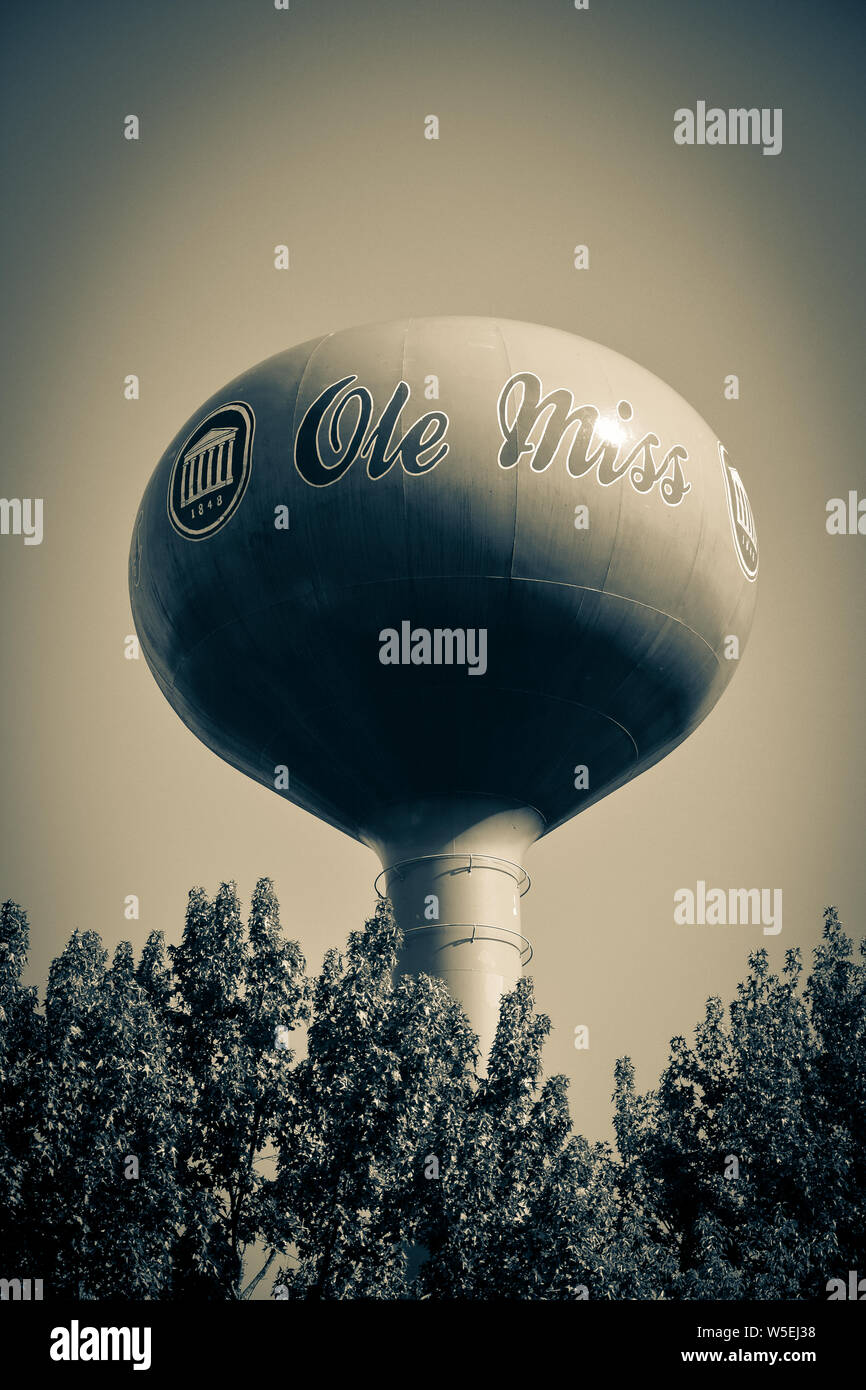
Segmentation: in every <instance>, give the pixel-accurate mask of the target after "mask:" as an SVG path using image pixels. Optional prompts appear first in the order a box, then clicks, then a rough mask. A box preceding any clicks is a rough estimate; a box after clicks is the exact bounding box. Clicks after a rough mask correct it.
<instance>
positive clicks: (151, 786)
mask: <svg viewBox="0 0 866 1390" xmlns="http://www.w3.org/2000/svg"><path fill="white" fill-rule="evenodd" d="M860 13H861V12H860V9H859V6H853V5H852V6H851V7H850V9H848V8H846V7H845V6H842V5H835V6H832V7H831V9H830V10H829V11H828V10H827V9H825V8H824V7H819V6H817V5H813V4H806V3H796V2H795V0H784V3H783V2H782V0H779V3H766V2H765V3H755V0H737V2H735V3H728V4H725V5H710V4H702V5H696V4H695V3H694V0H659V3H654V4H647V3H646V0H591V4H590V9H589V10H588V11H586V12H579V11H576V10H575V9H574V8H573V6H570V5H569V3H567V0H532V2H531V3H530V0H525V3H521V4H518V3H513V0H505V2H503V0H497V3H493V2H492V0H477V2H476V0H473V3H472V4H470V5H467V4H466V3H465V0H463V2H462V3H459V4H458V3H454V0H437V3H436V4H435V5H434V4H424V5H422V4H420V3H412V2H411V0H408V2H407V0H392V2H390V3H385V0H372V2H371V3H370V4H367V5H359V4H358V3H357V0H352V3H350V0H338V2H337V3H332V4H324V3H318V4H315V5H313V4H311V3H302V0H292V5H291V9H290V10H289V11H288V12H277V11H275V10H274V9H273V7H272V6H269V5H268V4H267V3H265V0H259V3H256V4H252V3H241V0H236V3H225V2H223V3H203V0H186V3H184V5H183V6H177V5H175V4H169V3H150V4H144V3H136V4H133V3H129V0H112V3H111V4H107V3H106V4H96V3H91V4H85V5H83V6H75V7H34V8H33V9H32V10H31V11H30V12H27V13H25V12H23V7H21V11H20V12H19V13H18V14H17V15H16V16H15V18H14V19H12V20H11V21H7V24H8V25H9V27H11V30H12V33H11V36H10V41H9V42H8V44H7V52H6V55H5V67H6V72H5V75H4V81H3V101H4V113H3V123H4V125H3V128H4V135H5V143H6V154H5V168H4V174H3V178H4V195H5V202H6V205H7V217H6V221H5V226H4V228H3V232H2V238H3V241H2V254H3V266H4V270H5V280H6V293H5V301H4V321H5V325H6V332H5V335H4V346H3V351H4V358H3V377H2V379H3V384H4V393H3V418H4V436H5V440H4V442H5V451H4V462H3V470H4V471H3V484H2V491H3V495H4V496H5V497H19V498H25V497H33V498H35V497H41V498H43V499H44V539H43V542H42V544H41V545H32V546H25V545H24V543H23V538H22V537H20V536H18V537H16V536H11V535H9V536H0V582H2V595H3V598H2V605H0V614H2V624H3V630H2V642H3V652H4V657H5V679H4V682H3V701H4V711H3V713H4V720H3V731H4V735H5V737H4V744H3V773H4V778H3V781H4V790H5V803H6V820H5V833H4V835H3V840H2V872H0V895H2V896H3V897H13V898H15V899H16V900H17V901H19V902H21V903H22V904H23V905H24V906H25V907H26V908H27V909H28V911H29V913H30V915H31V921H32V927H33V937H34V943H33V960H32V969H31V979H32V980H33V981H34V982H36V981H38V982H39V983H40V984H41V983H43V982H44V979H45V975H46V972H47V967H48V964H49V962H50V959H51V957H52V956H53V955H54V954H56V953H57V952H58V951H59V950H60V949H61V948H62V946H63V944H64V942H65V940H66V939H67V937H68V935H69V933H70V932H71V931H72V929H73V928H74V927H76V926H77V927H82V928H84V927H90V928H94V929H96V930H97V931H99V932H100V933H101V934H102V936H103V939H104V941H105V943H106V945H107V946H108V947H109V948H112V949H113V947H114V945H115V944H116V942H117V941H118V940H120V939H122V938H124V937H127V938H131V939H132V940H133V942H134V943H135V945H136V946H140V944H141V943H142V941H143V940H144V937H145V936H146V934H147V933H148V931H150V930H151V929H152V928H153V927H155V926H159V927H162V928H164V929H165V931H166V933H167V934H168V936H169V937H170V938H171V939H177V938H178V936H179V934H180V931H181V929H182V924H183V913H184V906H185V901H186V894H187V891H188V889H189V888H190V887H191V886H192V885H193V884H203V885H204V886H205V887H206V888H207V889H208V890H209V891H211V892H213V891H215V890H216V888H217V886H218V884H219V881H220V880H221V879H224V878H234V879H236V880H237V883H238V886H239V889H240V892H241V895H242V898H243V899H244V902H245V903H247V902H248V900H249V896H250V893H251V891H252V887H253V884H254V882H255V879H256V877H257V876H258V875H260V874H265V873H267V874H270V875H272V876H273V878H274V879H275V882H276V885H277V890H278V893H279V896H280V901H281V904H282V910H283V919H284V922H285V924H286V926H287V927H288V929H289V931H290V932H291V934H293V935H295V936H297V937H298V938H299V939H300V941H301V943H302V946H303V948H304V950H305V952H306V954H307V957H308V959H309V961H310V963H311V965H312V966H313V967H317V966H318V964H319V963H320V961H321V957H322V954H323V952H324V950H325V949H326V948H327V947H328V946H329V945H333V944H339V943H341V942H342V941H343V940H344V939H345V937H346V934H347V933H348V932H349V931H350V930H351V929H353V928H355V927H357V926H358V925H359V923H360V921H361V920H362V919H363V917H364V915H365V914H366V912H367V911H368V910H369V908H370V907H371V905H372V903H373V891H372V883H373V878H374V875H375V874H376V872H377V868H378V865H377V863H376V861H375V859H374V856H373V855H372V854H371V853H370V851H368V850H366V849H364V848H363V847H362V846H361V845H359V844H356V843H355V842H353V841H351V840H349V839H347V838H346V837H345V836H343V835H341V834H340V833H339V832H337V831H335V830H333V829H331V828H330V827H328V826H326V825H322V824H319V823H318V822H316V821H315V820H314V819H313V818H312V817H310V816H308V815H307V814H305V813H304V812H302V811H300V810H296V809H294V808H292V807H289V806H287V805H286V804H285V803H283V802H282V801H281V800H280V799H279V798H278V797H276V796H274V795H273V794H272V793H269V792H268V791H267V790H265V789H263V788H262V787H260V786H258V785H255V784H253V783H252V782H250V781H248V780H247V779H245V778H244V777H243V776H241V774H239V773H237V772H235V771H234V770H232V769H231V768H229V767H228V766H227V765H225V764H223V763H221V762H220V761H219V760H218V759H217V758H216V757H215V756H214V755H213V754H212V753H211V752H209V751H208V749H206V748H205V747H204V746H203V745H202V744H200V743H198V742H197V740H196V739H195V738H194V737H193V736H192V735H191V734H190V733H189V732H188V731H187V730H186V729H185V728H184V727H183V725H182V724H181V722H180V721H179V719H178V718H177V716H176V715H175V714H174V713H173V712H172V710H171V709H170V707H169V706H168V704H167V703H166V701H165V700H164V699H163V697H162V695H161V694H160V693H159V691H158V689H157V686H156V684H155V683H154V681H153V678H152V677H151V675H150V673H149V671H148V670H147V667H146V665H145V663H144V661H143V660H141V661H137V662H136V661H127V660H125V659H124V638H125V636H126V635H127V634H128V633H130V632H131V631H132V626H131V617H130V611H129V601H128V596H127V588H126V567H127V554H128V549H129V540H130V535H131V530H132V525H133V521H134V519H135V515H136V510H137V506H138V502H139V498H140V496H141V493H142V491H143V489H144V486H145V484H146V482H147V480H148V478H149V476H150V473H151V471H152V469H153V467H154V464H155V463H156V461H157V459H158V458H159V456H160V454H161V453H162V451H163V449H164V448H165V446H166V445H167V443H168V441H169V440H170V439H171V437H172V436H173V434H174V433H175V432H176V430H177V429H178V428H179V427H180V426H181V425H182V424H183V422H184V420H185V419H186V418H187V417H188V416H189V415H190V414H191V413H192V412H193V410H195V409H196V407H197V406H198V405H199V404H200V403H201V402H202V401H203V400H204V399H205V398H206V397H208V396H209V395H210V394H211V393H212V392H213V391H215V390H216V389H217V388H218V387H219V386H220V385H221V384H222V383H223V382H225V381H228V380H229V379H230V378H231V377H233V376H234V375H235V374H237V373H238V372H240V371H242V370H244V369H245V368H247V367H248V366H250V365H252V364H253V363H255V362H257V361H259V360H261V359H262V358H264V357H266V356H268V355H269V354H271V353H274V352H277V351H278V350H280V349H282V348H284V347H287V346H290V345H291V344H292V343H296V342H301V341H303V340H305V339H308V338H311V337H313V336H314V335H316V334H320V333H324V332H328V331H330V330H333V329H339V328H343V327H347V326H350V325H352V324H358V323H365V322H369V321H377V320H384V319H389V318H400V317H403V316H406V315H412V316H421V315H425V314H491V313H495V314H497V315H499V316H501V317H505V318H513V319H524V320H528V321H530V322H535V323H543V324H550V325H552V326H553V327H557V328H563V329H567V330H569V331H572V332H575V333H578V334H580V335H582V336H584V337H587V338H590V339H594V340H596V341H598V342H601V343H604V344H606V345H608V346H610V347H612V348H615V349H616V350H617V351H619V352H622V353H624V354H625V355H626V356H628V357H631V358H633V359H634V360H636V361H637V362H639V363H641V364H642V365H643V366H645V367H647V368H648V369H649V370H650V371H652V372H654V373H655V374H656V375H658V376H659V377H661V378H662V379H663V380H665V381H667V382H669V383H670V384H671V385H672V386H673V387H674V388H675V389H676V390H677V391H679V392H680V393H681V394H682V395H683V396H684V397H685V398H686V399H687V400H688V401H689V402H690V403H691V404H692V405H693V406H695V408H696V409H697V410H698V411H699V412H700V413H701V414H702V415H703V416H704V417H705V418H706V419H707V420H708V421H709V422H710V424H711V425H712V426H713V427H714V429H715V430H716V431H717V432H718V433H719V435H720V436H721V438H722V439H724V441H725V443H726V444H727V446H728V447H729V449H730V451H731V455H732V457H734V458H735V459H736V460H737V464H738V467H740V469H741V471H742V474H743V477H744V479H745V480H746V483H747V486H748V489H749V495H750V498H751V501H752V504H753V507H754V512H755V516H756V519H757V526H758V534H759V539H760V544H761V573H760V576H759V591H760V592H759V601H758V612H757V617H756V621H755V625H754V628H753V631H752V636H751V640H750V644H749V647H748V650H747V653H746V655H745V657H744V658H743V661H742V666H741V669H740V670H739V671H738V672H737V675H736V677H735V679H734V681H733V682H732V684H731V686H730V688H729V690H728V691H727V692H726V693H725V695H724V696H723V698H722V700H721V701H720V703H719V705H718V706H717V708H716V709H715V710H714V711H713V713H712V714H711V715H710V716H709V718H708V719H707V721H706V722H705V723H704V725H702V726H701V728H700V729H698V731H697V732H696V733H695V734H693V735H692V737H690V738H689V739H688V740H687V741H686V742H685V743H684V744H683V745H682V747H680V748H679V749H678V750H676V752H674V753H673V754H672V755H671V756H670V757H669V758H667V759H665V760H664V761H663V762H662V763H660V764H659V765H658V766H657V767H656V768H654V769H653V770H651V771H650V772H649V773H647V774H645V775H644V776H643V777H641V778H639V779H638V780H637V781H636V782H634V783H632V784H631V785H630V786H628V787H626V788H624V789H622V790H621V791H618V792H616V793H614V794H613V795H612V796H611V797H610V798H608V799H607V800H606V801H604V802H603V803H601V804H600V805H598V806H596V807H593V808H592V809H590V810H589V811H588V812H587V813H586V814H585V815H583V816H581V817H579V818H577V819H576V820H574V821H572V822H570V823H569V824H568V825H566V826H565V827H563V828H562V829H560V830H558V831H556V832H554V833H553V834H552V835H550V836H549V837H548V838H546V839H545V840H543V841H542V842H541V843H540V844H539V845H537V846H536V847H535V848H534V849H532V850H531V851H530V853H529V856H528V858H527V865H526V866H527V868H528V869H529V871H530V873H531V874H532V877H533V888H532V891H531V893H530V894H529V896H528V897H527V898H526V899H524V903H523V911H524V916H523V922H524V927H523V929H524V931H526V933H527V934H528V935H529V936H530V937H531V938H532V939H533V941H534V945H535V959H534V961H533V964H532V970H533V973H534V976H535V979H536V983H537V991H538V998H539V1002H540V1004H541V1006H542V1007H543V1008H544V1009H545V1010H546V1011H548V1012H549V1013H550V1015H551V1017H552V1019H553V1023H554V1027H555V1031H554V1035H553V1039H552V1042H551V1044H550V1045H549V1047H548V1051H547V1060H548V1068H549V1070H562V1071H565V1072H567V1073H568V1075H569V1076H570V1077H571V1080H572V1104H573V1111H574V1114H575V1118H576V1121H577V1124H578V1126H579V1128H581V1129H583V1130H584V1132H586V1133H587V1134H588V1135H589V1136H591V1137H595V1136H601V1135H607V1134H608V1132H609V1128H608V1126H609V1095H610V1092H611V1090H612V1069H613V1063H614V1059H615V1058H616V1057H617V1056H619V1055H621V1054H623V1053H629V1054H631V1055H632V1057H633V1058H634V1059H635V1061H636V1063H637V1066H638V1080H639V1083H640V1084H642V1085H643V1086H649V1085H651V1084H653V1082H654V1081H655V1079H656V1077H657V1075H658V1070H659V1067H660V1066H661V1064H662V1062H663V1060H664V1057H665V1055H666V1052H667V1044H668V1040H669V1039H670V1037H671V1036H672V1035H673V1034H675V1033H679V1032H687V1031H689V1030H690V1029H691V1027H692V1026H693V1025H694V1023H695V1022H697V1021H698V1019H699V1017H700V1016H701V1015H702V1012H703V1001H704V999H705V998H706V996H707V995H708V994H711V993H720V994H721V995H722V996H723V997H729V996H730V995H731V993H732V992H733V990H734V988H735V984H736V981H737V980H738V979H739V978H741V977H742V975H743V974H744V971H745V965H746V956H747V953H748V951H749V949H751V948H754V947H757V946H761V945H764V946H766V947H767V949H768V950H769V952H770V956H771V960H772V961H773V963H774V964H781V963H782V960H783V958H784V952H785V950H786V949H788V948H789V947H791V946H794V945H800V946H803V947H804V948H807V949H809V948H811V946H812V945H813V944H814V942H815V941H816V939H817V937H818V934H819V931H820V917H821V910H822V908H823V907H824V905H825V904H827V903H828V902H835V903H836V904H837V905H838V907H839V909H840V913H841V915H842V918H843V920H844V921H845V922H846V924H847V925H848V927H849V928H850V929H852V930H854V932H855V933H859V932H861V931H862V923H863V907H864V889H866V873H864V862H863V850H862V842H863V811H864V790H863V789H864V785H866V778H864V749H863V684H864V679H863V678H864V642H863V631H864V616H866V605H864V572H866V566H864V556H866V537H863V536H829V535H828V534H827V531H826V528H825V517H826V510H825V509H826V504H827V501H828V499H830V498H832V497H838V496H847V493H848V491H849V489H859V491H860V492H861V493H863V494H866V478H864V466H863V445H862V439H863V431H864V425H866V422H864V418H863V416H864V392H863V389H862V363H863V359H862V301H863V290H864V272H863V263H862V243H863V210H864V194H863V181H862V139H863V131H862V121H861V119H860V118H861V115H862V111H861V110H860V109H858V105H857V101H856V100H855V96H856V94H858V93H859V92H860V91H861V88H862V72H861V68H860V61H859V57H858V52H857V48H858V41H862V38H863V27H864V26H863V21H862V19H860V18H859V17H858V16H859V14H860ZM699 100H705V101H707V102H708V104H710V105H718V106H721V107H725V108H727V107H730V106H757V107H762V108H764V107H766V108H782V110H783V113H784V119H783V148H782V151H781V153H780V154H778V155H777V156H766V155H763V154H762V152H761V150H760V148H754V147H709V146H704V147H698V146H695V147H692V148H688V147H678V146H676V145H675V144H674V140H673V129H674V111H675V110H676V109H677V108H679V107H686V106H691V107H694V106H695V103H696V102H697V101H699ZM860 100H862V98H861V99H860ZM130 113H135V114H137V115H138V116H139V117H140V120H141V138H140V140H139V141H137V142H133V141H127V140H125V139H124V138H123V121H124V117H125V116H126V115H128V114H130ZM431 113H433V114H436V115H437V116H438V117H439V121H440V139H439V140H438V141H436V142H433V141H427V140H425V139H424V135H423V132H424V119H425V117H426V116H427V115H428V114H431ZM10 213H11V215H10ZM282 242H285V243H287V244H288V245H289V247H290V250H291V270H289V271H288V272H284V273H280V272H277V271H276V270H275V269H274V268H273V248H274V246H275V244H277V243H282ZM577 243H585V244H587V245H588V246H589V248H590V268H589V269H588V270H586V271H576V270H575V269H574V268H573V265H572V252H573V247H574V246H575V245H576V244H577ZM128 373H136V374H138V375H139V377H140V381H141V398H140V400H138V401H135V402H129V401H126V400H125V399H124V396H123V381H124V377H125V376H126V375H127V374H128ZM728 373H736V374H737V375H738V376H739V379H740V391H741V395H740V399H739V400H738V401H727V400H725V399H724V396H723V385H724V378H725V376H726V374H728ZM528 736H529V737H531V731H529V732H528ZM699 879H703V880H705V881H706V882H707V883H708V884H710V885H713V886H722V887H725V888H727V887H729V886H742V887H756V886H758V887H766V888H781V889H782V890H783V895H784V899H783V900H784V919H783V930H782V932H781V933H780V934H779V935H777V936H772V937H770V936H763V935H762V933H761V930H760V928H759V927H719V928H711V927H692V928H688V927H678V926H675V925H674V921H673V895H674V893H675V892H676V890H677V889H678V888H681V887H692V888H694V886H695V884H696V882H697V880H699ZM131 893H135V894H138V895H139V896H140V901H141V917H140V920H139V921H133V922H127V921H125V920H124V915H123V904H124V898H125V896H126V895H127V894H131ZM578 1024H585V1025H588V1026H589V1029H590V1039H591V1046H590V1049H589V1050H588V1051H582V1052H577V1051H575V1049H574V1046H573V1034H574V1028H575V1025H578Z"/></svg>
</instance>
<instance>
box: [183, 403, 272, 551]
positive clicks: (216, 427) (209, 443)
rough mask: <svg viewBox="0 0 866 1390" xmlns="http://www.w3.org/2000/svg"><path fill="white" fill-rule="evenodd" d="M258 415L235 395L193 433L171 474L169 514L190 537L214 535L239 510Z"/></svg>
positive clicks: (250, 460)
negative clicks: (237, 399)
mask: <svg viewBox="0 0 866 1390" xmlns="http://www.w3.org/2000/svg"><path fill="white" fill-rule="evenodd" d="M254 430H255V418H254V416H253V412H252V409H251V407H250V406H248V405H244V404H243V402H242V401H231V402H230V403H229V404H228V405H221V406H220V407H219V409H218V410H212V411H211V413H210V415H208V416H206V418H205V419H204V420H202V421H201V422H200V423H199V424H198V425H196V427H195V429H194V430H193V432H192V434H191V435H189V436H188V437H187V439H186V440H185V441H184V443H183V444H182V445H181V448H180V450H179V452H178V455H177V458H176V459H175V461H174V467H173V468H172V470H171V477H170V478H169V480H168V497H167V499H166V505H167V508H168V519H169V521H170V522H171V524H172V526H173V527H174V529H175V531H177V533H178V534H179V535H181V536H186V537H187V538H188V539H190V540H194V541H198V540H203V539H204V538H205V537H206V536H212V535H213V534H214V532H215V531H218V530H219V529H220V527H221V526H225V524H226V522H227V521H228V520H229V518H230V517H231V516H233V515H234V513H235V512H236V511H237V509H238V507H239V506H240V503H241V499H242V498H243V495H244V493H245V492H246V489H247V483H248V482H249V478H250V468H251V466H252V455H253V432H254Z"/></svg>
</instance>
